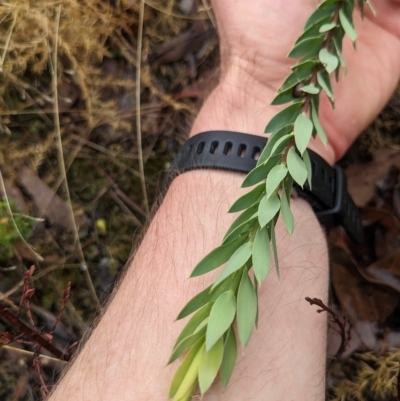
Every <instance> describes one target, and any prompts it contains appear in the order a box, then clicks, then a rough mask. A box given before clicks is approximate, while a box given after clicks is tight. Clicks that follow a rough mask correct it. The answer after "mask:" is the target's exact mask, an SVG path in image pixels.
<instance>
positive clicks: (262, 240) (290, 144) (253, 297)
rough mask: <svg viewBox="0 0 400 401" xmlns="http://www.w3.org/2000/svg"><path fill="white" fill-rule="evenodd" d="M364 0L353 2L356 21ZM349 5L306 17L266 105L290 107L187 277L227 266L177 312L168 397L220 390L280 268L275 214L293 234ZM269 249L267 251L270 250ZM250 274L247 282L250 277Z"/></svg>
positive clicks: (331, 0)
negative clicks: (214, 243) (267, 282)
mask: <svg viewBox="0 0 400 401" xmlns="http://www.w3.org/2000/svg"><path fill="white" fill-rule="evenodd" d="M365 4H368V5H370V4H369V1H368V0H357V5H358V9H359V10H360V12H361V14H362V15H363V11H364V6H365ZM354 9H355V0H325V1H323V2H322V3H321V4H320V5H319V7H318V8H317V9H316V11H315V12H314V13H313V14H312V15H311V16H310V18H309V19H308V21H307V23H306V25H305V28H304V31H303V33H302V35H301V36H300V37H299V38H298V40H297V41H296V43H295V44H294V46H293V48H292V50H291V51H290V53H289V57H291V58H294V59H299V61H298V62H297V64H295V65H294V66H293V67H292V68H291V73H290V75H289V76H288V77H287V79H286V80H285V82H284V83H283V84H282V86H281V88H280V89H279V90H278V93H277V96H276V97H275V99H274V100H273V102H272V104H273V105H282V104H286V103H290V104H289V106H287V107H286V108H285V109H283V110H282V111H280V112H279V113H278V114H277V115H276V116H275V117H273V118H272V119H271V120H270V122H269V123H268V125H267V127H266V129H265V133H271V137H270V139H269V140H268V143H267V145H266V146H265V148H264V149H263V151H262V153H261V155H260V157H259V159H258V162H257V166H256V167H255V168H254V169H253V170H252V171H251V172H250V173H249V174H248V175H247V176H246V178H245V179H244V181H243V184H242V187H251V186H253V189H252V190H251V191H249V192H248V193H247V194H245V195H243V196H242V197H240V198H239V199H238V200H237V201H236V202H235V203H234V204H233V205H232V207H231V208H230V210H229V212H230V213H234V212H241V214H240V215H239V217H238V218H237V219H236V220H235V221H234V222H233V224H232V225H231V227H230V228H229V230H228V232H227V233H226V234H225V237H224V238H223V240H222V243H221V245H220V246H219V247H218V248H216V249H214V250H213V251H212V252H211V253H209V254H208V255H207V256H206V257H205V258H203V259H202V260H201V261H200V262H199V263H198V264H197V266H196V267H195V268H194V270H193V272H192V274H191V277H196V276H200V275H203V274H206V273H208V272H210V271H212V270H214V269H216V268H218V267H219V266H221V265H223V264H225V263H226V266H225V268H224V269H223V270H222V272H221V274H220V276H219V277H218V278H217V280H216V281H215V282H214V283H213V284H212V285H210V286H209V287H208V288H206V289H205V290H204V291H202V292H201V293H199V294H198V295H196V296H195V297H194V298H193V299H192V300H191V301H189V302H188V303H187V305H186V306H185V307H184V308H183V309H182V311H181V312H180V313H179V315H178V319H182V318H184V317H187V316H189V315H191V314H193V316H192V317H191V319H190V320H189V322H188V323H187V324H186V326H185V327H184V329H183V330H182V332H181V334H180V335H179V337H178V339H177V340H176V343H175V345H174V348H173V351H172V355H171V357H170V360H169V363H172V362H173V361H175V360H176V359H178V358H179V357H180V356H182V355H183V354H184V353H186V356H185V358H184V360H183V362H182V364H181V365H180V367H179V368H178V370H177V372H176V373H175V376H174V378H173V380H172V384H171V387H170V392H169V398H172V399H173V400H174V401H186V400H189V399H190V398H191V397H192V395H193V393H194V392H195V391H196V389H197V387H199V388H200V392H201V393H202V394H204V393H205V392H207V391H208V389H209V388H210V386H211V385H212V383H213V382H214V380H215V378H216V377H217V375H218V372H219V373H220V378H221V382H222V385H223V387H226V386H227V384H228V382H229V380H230V377H231V374H232V372H233V369H234V366H235V364H236V356H237V339H236V334H235V333H236V332H235V329H234V327H235V325H236V328H237V333H238V337H239V341H240V344H241V345H242V347H245V346H246V345H247V343H248V341H249V339H250V336H251V333H252V331H253V328H254V326H256V325H257V321H258V287H259V286H260V285H261V284H262V282H263V281H264V279H265V278H266V276H267V274H268V272H269V270H270V265H271V253H272V255H273V258H274V262H275V266H276V271H277V274H278V275H279V263H278V254H277V247H276V238H275V226H276V223H277V220H278V218H279V216H281V217H282V219H283V223H284V225H285V227H286V229H287V231H288V233H289V234H292V233H293V230H294V218H293V214H292V212H291V209H290V195H291V191H292V188H293V183H294V182H296V183H297V184H298V185H300V186H301V187H303V186H304V184H305V183H306V181H308V184H309V185H311V176H312V168H311V162H310V157H309V154H308V151H307V146H308V144H309V142H310V140H311V138H316V137H319V138H320V140H321V141H322V142H323V143H324V144H325V145H327V137H326V135H325V132H324V129H323V127H322V125H321V122H320V119H319V96H320V94H321V93H322V92H324V93H325V94H326V95H327V96H328V98H329V99H330V101H331V103H332V106H334V102H335V98H334V94H333V91H332V85H331V74H334V75H335V77H336V79H337V80H338V79H339V75H340V71H341V70H344V71H345V69H346V63H345V60H344V59H343V56H342V43H343V38H344V37H345V35H347V36H348V37H349V38H350V40H351V41H352V42H353V43H355V41H356V37H357V34H356V32H355V30H354V24H353V12H354ZM271 249H272V252H271ZM251 269H252V270H253V273H254V280H253V279H252V275H250V273H251V272H250V271H251Z"/></svg>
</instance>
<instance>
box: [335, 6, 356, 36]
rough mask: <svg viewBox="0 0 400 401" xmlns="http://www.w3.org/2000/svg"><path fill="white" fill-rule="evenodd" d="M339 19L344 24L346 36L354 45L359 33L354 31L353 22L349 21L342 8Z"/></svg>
mask: <svg viewBox="0 0 400 401" xmlns="http://www.w3.org/2000/svg"><path fill="white" fill-rule="evenodd" d="M339 19H340V22H341V24H342V27H343V29H344V31H345V32H346V35H347V36H348V37H349V38H350V40H351V41H352V42H353V43H354V42H355V41H356V39H357V32H356V31H355V30H354V26H353V24H352V23H351V21H349V20H348V18H347V16H346V14H345V12H344V10H343V9H342V8H341V9H340V10H339Z"/></svg>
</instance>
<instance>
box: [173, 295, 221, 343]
mask: <svg viewBox="0 0 400 401" xmlns="http://www.w3.org/2000/svg"><path fill="white" fill-rule="evenodd" d="M212 306H213V303H212V302H209V303H208V304H206V305H204V306H203V307H202V308H201V309H200V310H199V311H198V312H197V313H196V314H194V315H193V316H192V317H191V319H190V320H189V321H188V323H187V324H186V326H185V327H184V328H183V330H182V331H181V334H179V337H178V338H177V340H176V342H175V345H174V348H175V347H176V346H177V345H178V344H179V343H180V342H181V341H182V340H183V339H184V338H186V337H188V336H190V335H192V334H193V333H194V331H195V330H196V329H197V327H199V325H200V323H201V322H203V320H204V319H206V318H207V317H208V315H209V314H210V310H211V307H212Z"/></svg>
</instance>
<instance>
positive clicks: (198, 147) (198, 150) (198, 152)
mask: <svg viewBox="0 0 400 401" xmlns="http://www.w3.org/2000/svg"><path fill="white" fill-rule="evenodd" d="M204 144H205V142H200V143H199V144H198V146H197V151H196V153H197V154H198V155H201V154H202V153H203V150H204Z"/></svg>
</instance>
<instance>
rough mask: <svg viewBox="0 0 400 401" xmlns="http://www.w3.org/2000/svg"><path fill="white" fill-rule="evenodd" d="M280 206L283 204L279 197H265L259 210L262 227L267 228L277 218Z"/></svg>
mask: <svg viewBox="0 0 400 401" xmlns="http://www.w3.org/2000/svg"><path fill="white" fill-rule="evenodd" d="M289 171H290V170H289ZM280 206H281V202H280V200H279V197H278V195H272V196H270V197H269V198H267V197H266V196H264V198H262V199H261V202H260V206H259V208H258V221H259V223H260V226H261V227H264V226H266V225H267V224H268V223H269V222H270V221H271V220H272V219H273V218H274V217H275V215H276V214H277V213H278V211H279V208H280Z"/></svg>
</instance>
